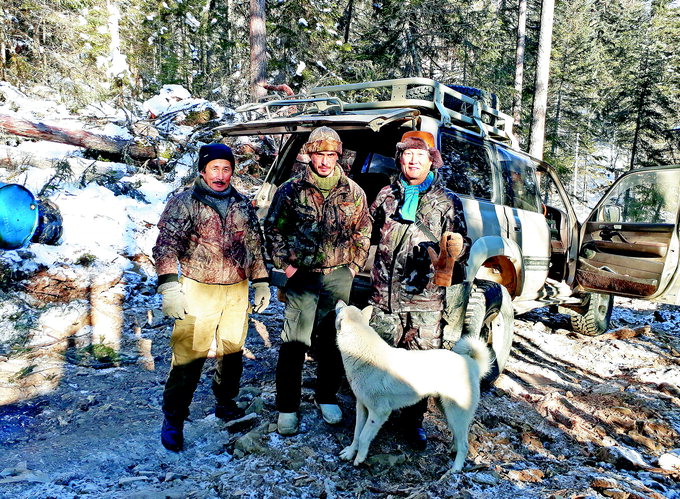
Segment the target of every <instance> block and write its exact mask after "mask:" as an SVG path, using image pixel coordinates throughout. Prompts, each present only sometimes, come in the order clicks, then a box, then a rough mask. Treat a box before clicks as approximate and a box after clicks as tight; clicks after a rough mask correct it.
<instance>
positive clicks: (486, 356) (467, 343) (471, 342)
mask: <svg viewBox="0 0 680 499" xmlns="http://www.w3.org/2000/svg"><path fill="white" fill-rule="evenodd" d="M453 351H454V352H456V353H457V354H459V355H462V356H464V357H470V358H471V359H472V360H474V361H475V362H476V363H477V366H478V367H479V378H480V379H482V378H483V377H484V376H485V375H486V374H487V373H488V372H489V371H490V370H491V352H490V351H489V348H488V347H487V346H486V343H485V342H484V341H483V340H482V339H480V338H475V337H472V336H463V337H462V338H461V339H460V340H458V342H457V343H456V344H455V346H454V347H453Z"/></svg>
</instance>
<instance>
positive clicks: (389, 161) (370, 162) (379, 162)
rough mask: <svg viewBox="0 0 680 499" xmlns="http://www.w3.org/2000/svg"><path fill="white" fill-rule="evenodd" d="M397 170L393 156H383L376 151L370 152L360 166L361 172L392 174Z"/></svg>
mask: <svg viewBox="0 0 680 499" xmlns="http://www.w3.org/2000/svg"><path fill="white" fill-rule="evenodd" d="M398 170H399V168H397V165H396V164H395V162H394V158H390V157H387V156H383V155H382V154H379V153H377V152H376V153H373V154H370V155H369V156H368V157H367V158H366V161H365V162H364V166H363V167H362V168H361V172H362V173H384V174H386V175H392V174H394V173H396V172H397V171H398Z"/></svg>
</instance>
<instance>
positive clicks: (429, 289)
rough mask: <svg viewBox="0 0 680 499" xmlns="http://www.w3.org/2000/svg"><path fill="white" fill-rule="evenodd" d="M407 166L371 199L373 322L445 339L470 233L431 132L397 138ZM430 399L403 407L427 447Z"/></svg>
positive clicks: (405, 342) (406, 344) (394, 332)
mask: <svg viewBox="0 0 680 499" xmlns="http://www.w3.org/2000/svg"><path fill="white" fill-rule="evenodd" d="M396 149H397V152H396V157H395V161H396V163H397V165H398V166H399V167H400V169H401V175H400V176H399V178H398V179H397V180H396V182H394V183H392V184H391V185H389V186H387V187H385V188H383V189H382V190H381V191H380V193H379V194H378V196H377V198H376V200H375V201H374V202H373V205H372V206H371V210H370V211H371V216H372V218H373V237H372V241H376V240H377V241H379V244H378V249H377V251H376V255H375V263H374V264H373V271H372V281H373V294H372V297H371V304H372V305H373V306H374V311H373V317H372V318H371V325H372V326H373V327H374V328H375V329H376V331H378V333H380V334H381V336H383V338H385V339H386V340H387V341H388V342H390V343H391V344H393V345H394V346H398V347H401V348H408V349H415V350H427V349H433V348H441V347H442V331H443V328H444V326H445V325H446V324H445V318H444V306H445V301H444V300H445V295H446V287H447V286H450V285H452V284H457V283H460V282H462V280H463V279H464V276H465V272H464V266H465V263H466V261H467V257H468V250H469V247H470V240H469V238H468V237H467V226H466V224H465V217H464V214H463V205H462V203H461V201H460V199H459V198H458V196H456V195H455V194H454V193H453V192H451V191H450V190H449V189H447V188H446V187H445V185H444V183H443V182H442V181H441V179H440V177H439V176H438V175H437V173H436V169H437V168H439V167H441V166H442V165H443V162H442V157H441V154H440V153H439V151H438V150H437V148H436V147H435V142H434V137H433V136H432V134H430V133H428V132H423V131H412V132H406V133H405V134H404V135H403V136H402V138H401V141H400V142H399V143H397V146H396ZM426 410H427V399H424V400H422V401H421V402H419V403H418V404H416V405H415V406H412V407H409V408H406V409H404V410H403V411H402V422H403V429H404V433H405V436H406V437H407V439H408V440H409V441H410V442H411V443H412V445H413V446H414V447H416V448H419V449H423V448H424V447H425V445H426V443H427V437H426V435H425V432H424V430H423V427H422V425H423V415H424V413H425V411H426Z"/></svg>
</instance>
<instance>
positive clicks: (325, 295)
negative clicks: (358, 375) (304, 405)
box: [264, 127, 371, 435]
mask: <svg viewBox="0 0 680 499" xmlns="http://www.w3.org/2000/svg"><path fill="white" fill-rule="evenodd" d="M302 152H303V153H305V154H308V155H309V157H310V161H311V163H310V164H309V166H307V167H306V168H305V170H304V171H303V172H302V173H300V174H299V175H297V176H295V177H293V178H291V179H290V180H288V181H287V182H285V183H284V184H282V185H281V186H280V187H279V188H278V190H277V191H276V194H275V195H274V199H273V200H272V204H271V207H270V209H269V213H268V214H267V217H266V218H265V223H264V226H265V237H266V240H267V245H268V249H269V251H270V254H271V256H272V260H273V262H274V266H276V267H277V268H279V269H281V270H284V271H285V273H286V277H287V278H288V281H287V283H286V286H285V289H284V291H285V295H286V310H285V319H284V324H283V331H282V333H281V339H282V340H283V344H282V345H281V349H280V351H279V359H278V364H277V367H276V406H277V409H278V411H279V417H278V431H279V433H280V434H282V435H293V434H295V433H297V431H298V420H299V418H298V411H299V408H300V397H301V384H302V367H303V363H304V360H305V353H306V352H307V350H308V349H309V347H310V346H311V343H312V337H314V338H315V340H314V341H315V345H316V347H317V350H316V351H317V386H316V394H315V401H316V404H317V406H318V407H319V409H320V411H321V416H322V417H323V419H324V421H326V422H327V423H329V424H337V423H339V422H340V421H341V419H342V412H341V411H340V407H339V406H338V403H337V399H336V394H337V391H338V388H339V387H340V382H341V380H342V373H343V368H342V359H341V357H340V352H339V351H338V347H337V345H336V343H335V334H336V332H335V324H334V323H335V304H336V303H337V301H338V300H345V301H347V300H348V299H349V292H350V289H351V287H352V280H353V278H354V276H355V274H356V273H357V272H358V271H359V270H360V269H361V268H362V267H363V265H364V263H365V262H366V258H367V257H368V249H369V245H370V240H369V239H370V234H371V222H370V218H369V214H368V207H367V206H366V195H365V194H364V191H363V190H362V189H361V188H360V187H359V186H358V185H357V184H356V183H355V182H354V181H352V180H350V179H349V178H348V177H347V176H346V175H345V174H344V173H343V171H342V169H341V168H340V167H339V166H338V164H337V163H338V157H339V155H340V154H342V142H341V141H340V137H339V136H338V134H337V133H336V132H335V130H333V129H331V128H328V127H320V128H317V129H315V130H314V131H312V133H311V134H310V135H309V139H308V141H307V143H306V144H305V145H304V146H303V150H302Z"/></svg>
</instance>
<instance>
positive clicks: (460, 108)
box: [309, 78, 519, 149]
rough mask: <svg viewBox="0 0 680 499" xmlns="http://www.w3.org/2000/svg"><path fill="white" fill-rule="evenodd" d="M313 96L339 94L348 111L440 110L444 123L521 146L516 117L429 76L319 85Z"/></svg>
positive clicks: (437, 111) (439, 115) (337, 95)
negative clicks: (394, 108) (514, 124)
mask: <svg viewBox="0 0 680 499" xmlns="http://www.w3.org/2000/svg"><path fill="white" fill-rule="evenodd" d="M309 96H310V97H313V98H314V97H320V96H327V97H329V96H330V97H339V98H340V99H342V101H343V102H344V106H343V109H344V110H345V111H351V110H357V109H380V108H389V107H415V108H418V109H421V110H423V111H424V114H436V115H438V117H439V118H440V119H441V121H442V123H443V124H444V126H451V125H456V126H459V127H462V128H466V129H470V130H473V131H476V132H478V133H479V134H480V135H482V136H486V137H489V138H491V139H495V140H498V141H499V142H505V143H509V144H510V145H511V147H512V148H513V149H519V141H518V140H517V137H515V135H514V134H513V132H512V125H513V118H512V116H510V115H508V114H505V113H503V112H501V111H499V110H498V109H495V108H493V107H491V106H489V105H487V104H485V103H484V102H482V101H481V100H479V99H477V98H474V97H470V96H468V95H465V94H463V93H461V92H459V91H458V90H455V89H454V88H450V87H448V86H447V85H444V84H443V83H440V82H438V81H435V80H431V79H429V78H398V79H393V80H381V81H370V82H362V83H349V84H345V85H333V86H326V87H316V88H312V89H311V90H310V91H309Z"/></svg>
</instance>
